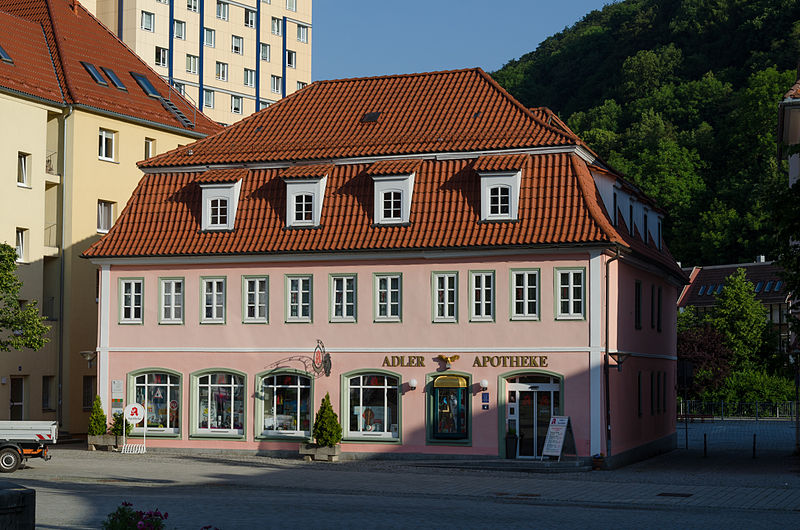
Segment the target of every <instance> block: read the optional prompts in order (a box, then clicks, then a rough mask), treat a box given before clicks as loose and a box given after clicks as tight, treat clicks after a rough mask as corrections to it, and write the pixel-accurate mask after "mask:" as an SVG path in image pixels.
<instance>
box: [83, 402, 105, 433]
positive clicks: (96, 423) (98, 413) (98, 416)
mask: <svg viewBox="0 0 800 530" xmlns="http://www.w3.org/2000/svg"><path fill="white" fill-rule="evenodd" d="M107 431H108V422H107V421H106V413H105V412H103V405H102V404H101V403H100V396H95V397H94V403H93V404H92V412H91V414H89V429H88V430H87V431H86V432H87V433H88V434H89V436H102V435H103V434H105V433H106V432H107Z"/></svg>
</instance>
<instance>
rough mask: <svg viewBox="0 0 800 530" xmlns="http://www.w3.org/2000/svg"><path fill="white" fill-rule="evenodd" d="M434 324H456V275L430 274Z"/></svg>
mask: <svg viewBox="0 0 800 530" xmlns="http://www.w3.org/2000/svg"><path fill="white" fill-rule="evenodd" d="M431 289H432V294H431V296H432V298H433V321H434V322H458V273H457V272H434V273H431Z"/></svg>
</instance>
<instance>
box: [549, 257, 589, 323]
mask: <svg viewBox="0 0 800 530" xmlns="http://www.w3.org/2000/svg"><path fill="white" fill-rule="evenodd" d="M562 275H567V279H568V283H567V285H564V284H563V278H562V277H561V276H562ZM576 277H579V278H580V281H579V282H576V281H575V278H576ZM555 282H556V285H555V287H556V295H555V299H556V319H557V320H581V319H583V318H584V313H585V311H586V271H585V269H582V268H556V270H555ZM562 288H566V289H567V291H566V294H567V296H566V297H563V296H562V292H561V291H562ZM576 288H578V289H579V290H580V296H579V297H576V296H575V295H576V291H575V289H576ZM576 302H578V303H580V312H576V311H575V303H576ZM564 303H567V304H568V306H567V307H568V308H569V311H563V308H562V305H563V304H564Z"/></svg>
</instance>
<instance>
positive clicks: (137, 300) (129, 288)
mask: <svg viewBox="0 0 800 530" xmlns="http://www.w3.org/2000/svg"><path fill="white" fill-rule="evenodd" d="M143 322H144V278H120V280H119V323H120V324H142V323H143Z"/></svg>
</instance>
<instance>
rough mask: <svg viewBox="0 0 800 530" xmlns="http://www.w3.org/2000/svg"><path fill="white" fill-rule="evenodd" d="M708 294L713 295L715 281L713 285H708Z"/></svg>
mask: <svg viewBox="0 0 800 530" xmlns="http://www.w3.org/2000/svg"><path fill="white" fill-rule="evenodd" d="M706 294H707V295H712V294H714V284H713V283H712V284H711V285H709V286H708V290H707V291H706Z"/></svg>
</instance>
